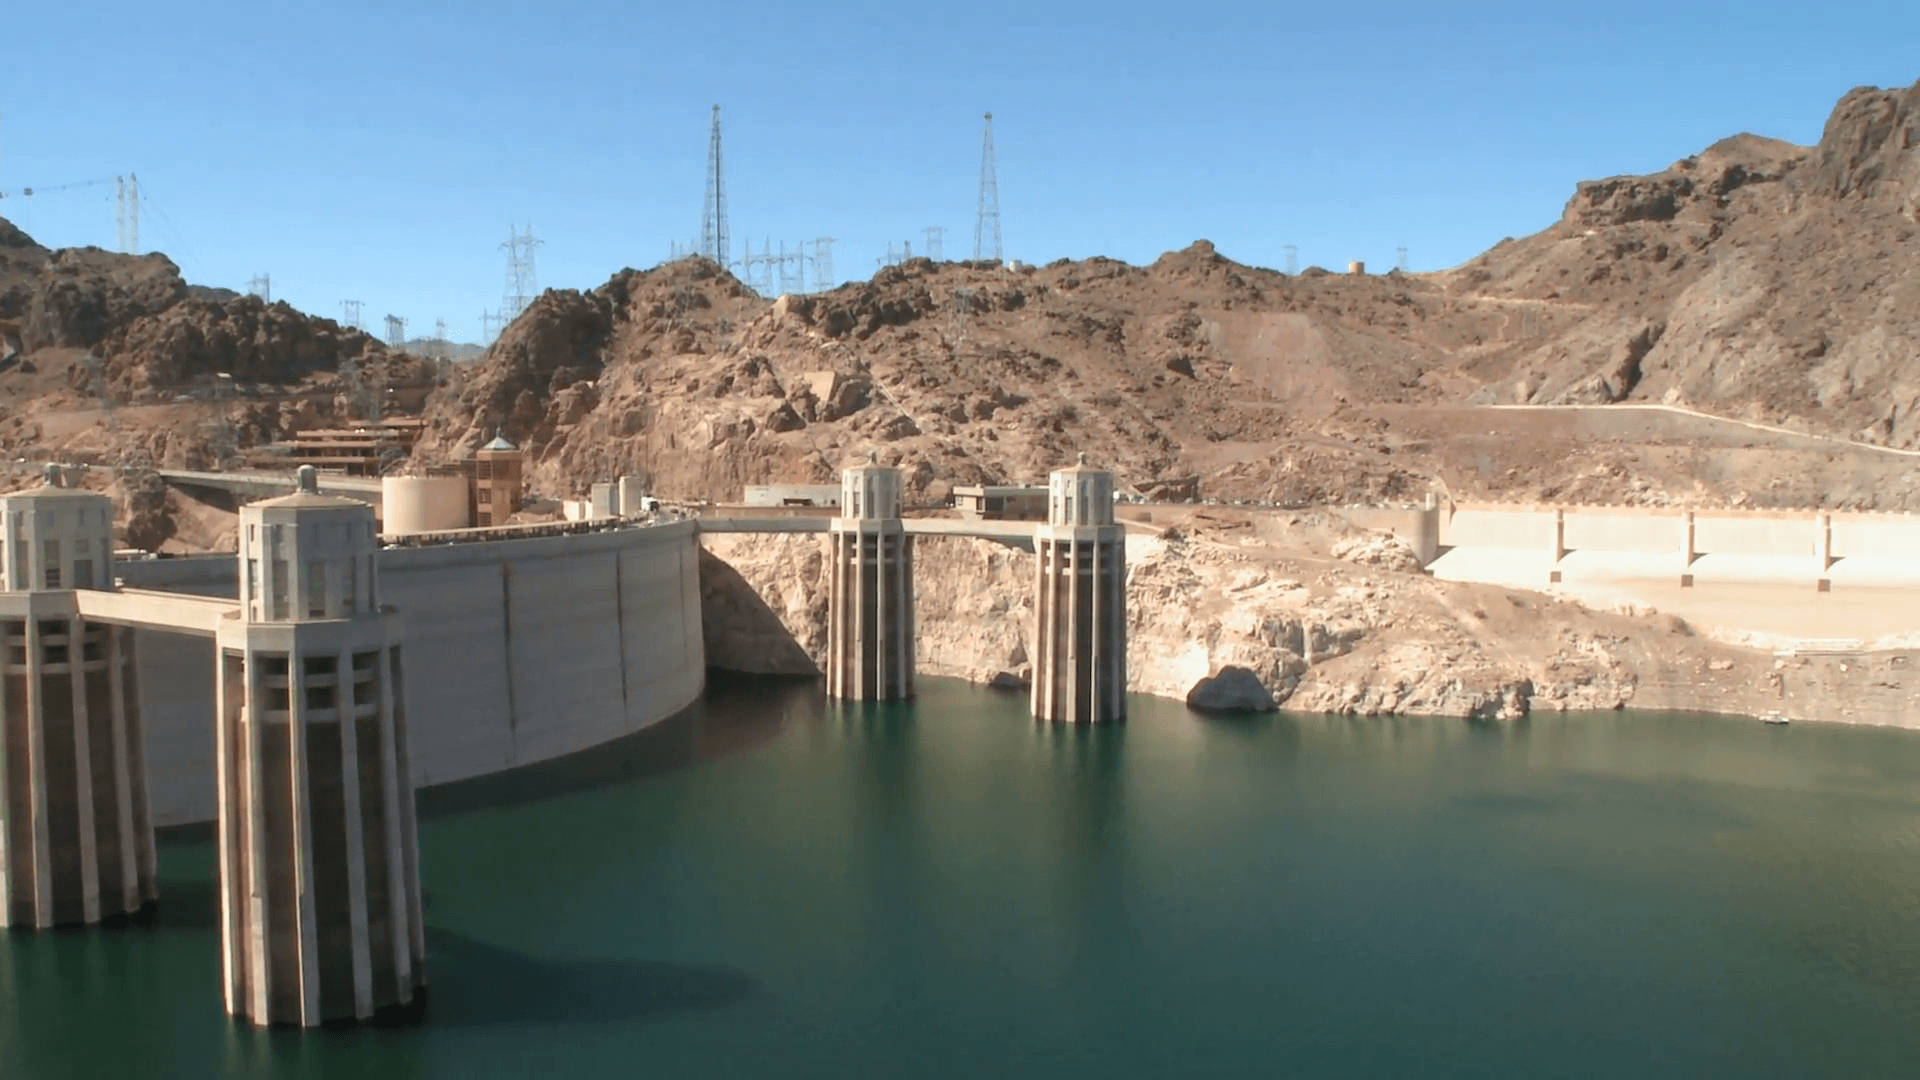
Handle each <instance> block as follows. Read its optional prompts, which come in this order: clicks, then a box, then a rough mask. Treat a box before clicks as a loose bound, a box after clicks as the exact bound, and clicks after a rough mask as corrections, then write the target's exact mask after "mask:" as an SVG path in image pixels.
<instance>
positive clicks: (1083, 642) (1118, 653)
mask: <svg viewBox="0 0 1920 1080" xmlns="http://www.w3.org/2000/svg"><path fill="white" fill-rule="evenodd" d="M900 487H901V477H900V471H899V470H898V469H894V468H888V467H885V466H882V465H880V464H878V462H877V461H876V460H875V459H874V457H873V456H872V455H869V456H868V460H867V462H866V463H865V464H862V465H858V466H855V467H853V468H849V469H847V470H845V471H844V472H843V473H842V474H841V488H840V513H839V515H838V516H836V517H833V518H819V517H784V516H759V517H755V516H746V515H741V516H718V515H717V516H710V517H702V518H700V519H699V527H700V530H701V531H702V532H712V533H771V534H782V533H784V534H796V533H824V534H826V535H827V536H828V537H829V538H830V541H831V545H830V546H831V554H830V557H829V559H828V568H829V575H830V580H829V583H828V605H827V608H828V609H827V663H826V672H827V693H828V695H829V696H831V697H836V698H846V699H851V700H858V701H889V700H896V699H900V698H909V697H912V696H913V669H914V610H913V541H914V538H915V537H917V536H960V537H972V538H975V539H980V540H991V541H994V542H995V543H1001V544H1006V545H1007V546H1009V547H1014V548H1019V549H1021V550H1023V551H1031V552H1033V553H1034V554H1035V556H1036V558H1035V575H1034V590H1035V592H1034V619H1035V625H1034V628H1033V630H1034V634H1033V641H1034V647H1033V689H1032V701H1031V705H1032V710H1033V715H1034V718H1035V719H1038V720H1047V721H1065V722H1072V723H1101V722H1104V721H1111V720H1118V719H1120V718H1121V717H1123V716H1124V715H1125V714H1126V685H1127V660H1126V653H1127V621H1126V575H1127V568H1126V534H1125V531H1124V529H1123V528H1122V526H1120V525H1119V524H1118V523H1117V522H1115V521H1114V517H1113V474H1112V473H1110V472H1106V471H1104V470H1100V469H1095V468H1092V467H1090V466H1088V465H1087V463H1086V458H1085V456H1084V455H1082V457H1081V459H1080V463H1079V464H1077V465H1074V466H1071V467H1069V468H1065V469H1059V470H1056V471H1055V472H1054V473H1053V474H1052V475H1051V476H1050V477H1049V478H1048V489H1047V520H1046V521H1045V522H1044V523H1034V522H1019V521H961V520H953V519H946V518H903V517H901V516H900Z"/></svg>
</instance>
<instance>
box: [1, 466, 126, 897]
mask: <svg viewBox="0 0 1920 1080" xmlns="http://www.w3.org/2000/svg"><path fill="white" fill-rule="evenodd" d="M111 588H113V501H112V500H111V499H109V498H107V497H106V496H105V495H97V494H93V493H91V492H86V491H76V490H72V489H69V488H66V487H63V486H62V485H61V480H60V470H59V467H58V466H54V465H49V466H48V467H47V480H46V485H45V486H44V487H41V488H38V489H35V490H30V491H24V492H19V493H16V494H13V495H7V496H0V926H21V927H38V928H45V927H50V926H62V925H72V924H84V923H97V922H101V921H103V920H108V919H114V918H118V917H122V916H127V915H134V914H138V913H141V912H142V911H143V910H144V909H146V908H147V906H148V905H150V904H152V903H153V902H154V900H155V899H156V898H157V897H158V895H159V888H158V886H157V884H156V882H155V858H154V846H153V815H152V812H151V810H150V809H149V806H148V802H147V768H146V752H145V743H144V740H143V736H142V733H141V727H140V711H139V696H138V695H137V694H136V693H135V687H134V675H133V671H134V669H133V662H132V661H133V638H132V633H131V631H129V630H127V629H125V628H123V627H118V626H107V625H102V624H95V623H88V622H86V621H84V620H82V619H81V618H80V616H79V613H78V607H77V605H76V604H75V601H74V590H76V589H88V590H94V589H111Z"/></svg>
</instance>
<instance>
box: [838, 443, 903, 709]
mask: <svg viewBox="0 0 1920 1080" xmlns="http://www.w3.org/2000/svg"><path fill="white" fill-rule="evenodd" d="M827 544H828V551H829V564H830V567H831V569H830V573H831V575H832V578H831V582H830V591H829V594H828V595H829V598H828V603H827V695H828V696H829V697H834V698H842V699H846V700H851V701H895V700H900V699H903V698H910V697H912V696H913V663H914V659H913V537H912V536H909V535H908V534H907V530H906V523H905V522H903V521H902V520H901V518H900V470H899V469H895V468H890V467H888V466H884V465H881V464H880V463H879V461H878V460H877V458H876V456H875V455H873V454H869V455H868V457H867V461H866V462H865V463H864V464H861V465H857V466H854V467H852V468H848V469H845V470H843V471H842V472H841V475H840V514H839V516H838V517H836V518H835V519H834V520H833V521H832V522H830V523H829V526H828V530H827Z"/></svg>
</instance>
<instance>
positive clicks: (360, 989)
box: [215, 467, 426, 1027]
mask: <svg viewBox="0 0 1920 1080" xmlns="http://www.w3.org/2000/svg"><path fill="white" fill-rule="evenodd" d="M377 555H378V541H377V539H376V532H375V525H374V513H373V508H372V507H370V506H368V505H367V504H365V503H362V502H358V501H356V500H352V499H346V498H341V497H337V496H328V495H321V494H320V493H319V491H318V487H317V484H316V477H315V474H314V471H313V469H312V468H311V467H303V468H302V469H301V470H300V472H299V480H298V488H297V490H296V491H294V492H293V493H292V494H290V495H286V496H282V497H280V498H275V499H268V500H266V501H264V502H258V503H253V504H251V505H248V506H245V507H242V508H241V510H240V558H239V565H240V568H241V569H240V576H241V580H240V610H239V611H238V612H237V613H236V615H235V617H232V618H228V619H225V620H223V622H222V625H221V626H220V628H219V630H218V631H217V633H216V635H215V645H216V651H217V656H218V658H219V660H218V662H219V671H218V674H217V679H216V686H215V695H216V733H215V768H216V772H217V781H218V788H219V790H218V802H219V846H220V935H221V936H220V942H221V960H222V982H223V989H224V993H225V1000H226V1007H227V1012H228V1013H229V1014H231V1015H233V1016H236V1017H239V1018H242V1019H244V1020H247V1021H250V1022H251V1023H253V1024H255V1025H260V1026H265V1025H269V1024H272V1025H295V1026H301V1027H317V1026H321V1025H323V1024H324V1025H330V1026H331V1025H337V1024H341V1023H352V1022H355V1021H363V1020H369V1019H373V1018H375V1017H376V1016H380V1017H383V1018H384V1017H387V1016H394V1017H406V1016H409V1015H414V1014H417V1012H418V1010H419V1008H420V1007H421V1006H422V1005H423V1004H424V1002H425V991H426V968H425V964H426V943H425V934H424V927H423V925H422V922H421V906H420V879H419V855H418V848H417V844H416V840H415V834H416V825H415V819H414V800H413V785H412V782H411V780H410V779H409V778H410V777H411V775H412V773H411V772H410V770H409V763H408V757H407V723H406V693H405V683H404V681H403V666H402V663H401V657H402V654H401V646H402V639H401V623H400V619H399V616H398V615H397V614H396V613H395V611H394V610H393V609H392V608H391V607H383V606H382V605H381V603H380V583H379V579H378V577H377V568H378V560H377Z"/></svg>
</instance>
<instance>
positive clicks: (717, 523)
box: [700, 517, 1043, 551]
mask: <svg viewBox="0 0 1920 1080" xmlns="http://www.w3.org/2000/svg"><path fill="white" fill-rule="evenodd" d="M836 520H838V519H835V518H824V517H702V518H701V519H700V531H701V532H710V533H828V532H832V531H833V524H834V522H835V521H836ZM899 521H900V523H901V525H902V526H903V528H904V530H905V532H906V534H907V535H908V536H964V537H971V538H973V539H976V540H991V541H993V542H994V543H996V544H1005V545H1006V546H1008V547H1011V548H1018V549H1020V550H1021V551H1032V550H1033V543H1034V541H1033V538H1034V533H1035V532H1036V531H1037V530H1038V529H1040V528H1042V527H1043V526H1040V525H1038V524H1036V523H1034V522H1031V521H962V520H959V519H955V518H900V519H899Z"/></svg>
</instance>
